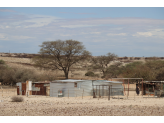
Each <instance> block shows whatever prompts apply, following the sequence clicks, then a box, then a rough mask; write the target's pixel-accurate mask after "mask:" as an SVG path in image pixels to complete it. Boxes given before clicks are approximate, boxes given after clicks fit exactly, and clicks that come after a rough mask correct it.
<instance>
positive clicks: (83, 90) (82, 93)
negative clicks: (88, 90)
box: [82, 89, 84, 99]
mask: <svg viewBox="0 0 164 123" xmlns="http://www.w3.org/2000/svg"><path fill="white" fill-rule="evenodd" d="M83 94H84V89H83V93H82V99H83Z"/></svg>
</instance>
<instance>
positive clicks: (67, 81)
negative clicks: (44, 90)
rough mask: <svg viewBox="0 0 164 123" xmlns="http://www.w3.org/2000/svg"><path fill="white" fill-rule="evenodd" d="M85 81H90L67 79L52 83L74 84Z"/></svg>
mask: <svg viewBox="0 0 164 123" xmlns="http://www.w3.org/2000/svg"><path fill="white" fill-rule="evenodd" d="M83 81H89V80H75V79H65V80H54V81H52V82H66V83H71V82H72V83H74V82H83Z"/></svg>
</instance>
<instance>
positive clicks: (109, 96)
mask: <svg viewBox="0 0 164 123" xmlns="http://www.w3.org/2000/svg"><path fill="white" fill-rule="evenodd" d="M108 100H110V85H109V94H108Z"/></svg>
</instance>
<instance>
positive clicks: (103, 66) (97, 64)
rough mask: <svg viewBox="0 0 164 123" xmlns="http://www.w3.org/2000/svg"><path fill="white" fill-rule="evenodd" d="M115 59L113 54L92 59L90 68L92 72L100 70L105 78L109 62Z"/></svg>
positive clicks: (115, 56)
mask: <svg viewBox="0 0 164 123" xmlns="http://www.w3.org/2000/svg"><path fill="white" fill-rule="evenodd" d="M116 58H117V55H115V54H114V53H108V54H107V55H103V56H97V57H92V59H91V62H92V65H91V68H92V69H94V70H100V71H101V72H102V73H103V76H105V74H106V72H107V69H108V67H109V64H110V63H111V61H113V60H115V59H116Z"/></svg>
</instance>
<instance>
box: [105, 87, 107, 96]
mask: <svg viewBox="0 0 164 123" xmlns="http://www.w3.org/2000/svg"><path fill="white" fill-rule="evenodd" d="M105 87H106V89H105V97H106V96H107V93H106V91H107V86H105Z"/></svg>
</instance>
